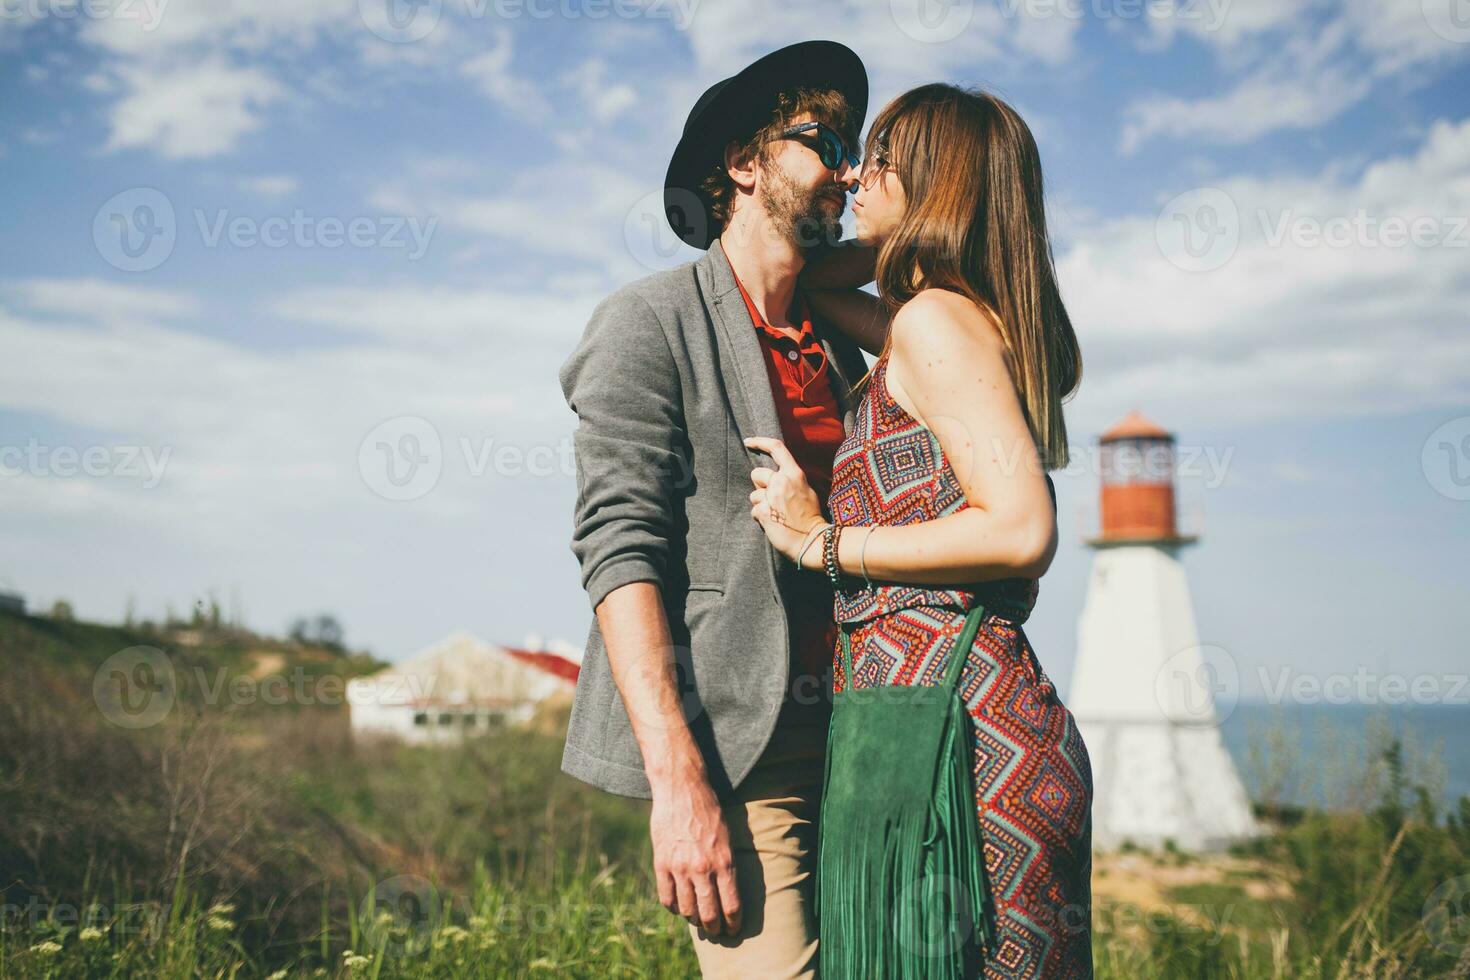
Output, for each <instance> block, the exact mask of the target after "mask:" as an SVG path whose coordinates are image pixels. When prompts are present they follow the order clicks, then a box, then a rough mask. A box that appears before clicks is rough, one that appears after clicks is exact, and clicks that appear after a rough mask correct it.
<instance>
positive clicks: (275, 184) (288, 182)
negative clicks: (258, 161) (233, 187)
mask: <svg viewBox="0 0 1470 980" xmlns="http://www.w3.org/2000/svg"><path fill="white" fill-rule="evenodd" d="M237 183H238V185H239V187H240V189H241V190H246V191H249V192H250V193H252V194H259V195H260V196H261V197H285V196H286V195H287V194H294V193H296V191H298V190H300V189H301V181H300V180H298V179H297V178H295V177H292V176H289V175H287V174H260V175H258V176H255V177H242V178H240V180H239V181H238V182H237Z"/></svg>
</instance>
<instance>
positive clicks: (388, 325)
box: [273, 287, 600, 350]
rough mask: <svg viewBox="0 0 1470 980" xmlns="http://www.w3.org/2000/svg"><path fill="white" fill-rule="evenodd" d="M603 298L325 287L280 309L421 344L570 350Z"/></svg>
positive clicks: (294, 316)
mask: <svg viewBox="0 0 1470 980" xmlns="http://www.w3.org/2000/svg"><path fill="white" fill-rule="evenodd" d="M599 298H600V297H599V296H598V295H597V294H596V293H594V292H592V291H591V290H587V291H584V292H567V293H563V292H560V291H558V292H557V293H555V294H551V295H548V294H545V293H530V292H519V293H517V292H507V291H504V290H492V289H450V288H444V287H401V288H394V289H376V290H364V289H359V288H344V287H321V288H314V289H306V290H301V291H298V292H295V293H292V294H289V295H287V296H284V297H282V298H281V299H280V300H279V301H277V302H276V303H275V304H274V306H273V311H274V312H275V313H276V314H277V315H278V316H280V317H282V318H284V319H287V320H297V321H302V322H309V323H316V324H321V325H323V326H328V327H331V328H333V329H336V330H340V331H343V332H344V333H345V334H356V335H360V336H362V337H368V338H376V339H378V340H382V341H384V342H387V343H391V344H395V345H404V346H409V347H415V348H419V349H423V348H427V347H435V348H440V349H443V348H446V347H448V348H453V349H456V350H463V349H471V348H474V347H484V346H486V345H488V344H491V343H505V342H512V343H515V344H519V345H522V346H526V345H530V346H539V347H544V348H545V349H548V350H568V349H570V347H571V345H572V344H574V343H575V342H576V334H575V333H574V332H572V331H573V328H574V327H578V326H580V324H582V323H585V322H586V319H587V316H588V315H589V314H590V313H591V312H592V308H593V306H595V305H596V303H597V300H598V299H599Z"/></svg>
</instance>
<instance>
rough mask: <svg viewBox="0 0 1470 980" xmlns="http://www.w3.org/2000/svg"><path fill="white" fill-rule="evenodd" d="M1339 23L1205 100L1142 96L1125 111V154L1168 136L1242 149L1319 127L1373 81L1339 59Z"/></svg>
mask: <svg viewBox="0 0 1470 980" xmlns="http://www.w3.org/2000/svg"><path fill="white" fill-rule="evenodd" d="M1347 34H1348V31H1347V27H1346V25H1344V24H1341V23H1338V24H1336V25H1333V26H1332V27H1331V28H1329V29H1328V30H1326V31H1324V32H1323V33H1322V34H1321V35H1319V36H1317V37H1315V38H1294V39H1292V40H1291V41H1290V42H1289V43H1288V44H1287V45H1286V46H1285V48H1284V49H1283V50H1282V51H1281V52H1279V54H1278V55H1276V56H1275V57H1274V58H1273V59H1272V60H1271V62H1270V63H1269V64H1267V65H1265V66H1263V67H1261V68H1260V69H1258V70H1257V71H1255V72H1254V73H1253V74H1251V75H1250V76H1248V77H1247V78H1245V79H1244V80H1243V81H1241V82H1240V83H1239V84H1238V85H1236V86H1235V87H1234V88H1232V89H1230V90H1229V91H1226V92H1225V93H1223V94H1221V95H1214V96H1208V97H1204V98H1195V99H1190V98H1180V97H1177V96H1147V97H1144V98H1142V99H1140V100H1138V101H1136V102H1134V103H1133V104H1132V105H1131V106H1129V107H1128V112H1127V118H1128V122H1127V123H1126V124H1125V126H1124V128H1123V136H1122V146H1121V148H1122V151H1123V152H1124V153H1133V152H1134V151H1136V150H1137V149H1138V147H1139V146H1140V145H1141V144H1142V143H1144V142H1145V141H1146V140H1148V139H1150V138H1152V137H1154V136H1156V135H1158V134H1161V133H1167V134H1168V135H1170V136H1174V137H1176V138H1179V139H1190V140H1199V141H1201V142H1205V143H1216V144H1242V143H1249V142H1252V141H1253V140H1256V139H1258V138H1260V137H1261V136H1263V135H1265V134H1267V133H1270V132H1274V131H1276V130H1279V129H1298V128H1307V127H1312V126H1318V125H1321V124H1322V122H1323V121H1324V120H1326V119H1331V118H1334V117H1335V116H1337V115H1338V113H1340V112H1342V111H1343V110H1344V109H1346V108H1348V107H1349V106H1351V105H1353V104H1355V103H1357V102H1358V101H1359V100H1361V99H1362V98H1363V97H1364V96H1366V95H1367V94H1368V92H1369V91H1371V89H1372V86H1373V83H1372V79H1370V78H1368V77H1366V76H1364V75H1361V74H1353V73H1351V72H1349V71H1348V70H1347V69H1346V68H1345V66H1343V65H1341V64H1340V63H1338V61H1337V60H1336V58H1337V55H1338V54H1339V52H1340V50H1341V48H1342V46H1343V45H1344V44H1345V43H1346V40H1347Z"/></svg>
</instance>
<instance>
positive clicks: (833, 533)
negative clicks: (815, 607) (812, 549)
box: [822, 521, 842, 590]
mask: <svg viewBox="0 0 1470 980" xmlns="http://www.w3.org/2000/svg"><path fill="white" fill-rule="evenodd" d="M841 537H842V525H841V524H838V523H837V522H835V521H834V522H833V523H832V526H831V527H829V528H828V529H827V540H826V542H825V544H824V546H823V548H822V564H823V565H825V566H826V568H827V578H829V579H831V580H832V588H834V589H837V590H841V588H842V569H841V568H839V567H838V565H837V541H838V539H839V538H841Z"/></svg>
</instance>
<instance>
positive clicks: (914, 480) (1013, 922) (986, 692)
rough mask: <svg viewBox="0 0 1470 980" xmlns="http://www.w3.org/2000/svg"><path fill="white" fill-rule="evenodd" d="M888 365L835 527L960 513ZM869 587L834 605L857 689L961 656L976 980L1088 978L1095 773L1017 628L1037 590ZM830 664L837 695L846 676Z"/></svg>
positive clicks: (928, 438)
mask: <svg viewBox="0 0 1470 980" xmlns="http://www.w3.org/2000/svg"><path fill="white" fill-rule="evenodd" d="M886 367H887V358H886V355H885V357H883V358H879V360H878V363H877V364H876V365H875V366H874V369H873V373H872V377H871V378H870V382H869V385H868V388H867V390H866V391H865V392H864V393H863V397H862V400H861V402H860V404H859V406H858V412H857V424H856V426H855V427H854V429H853V431H852V433H850V434H849V436H848V438H847V439H846V440H845V441H844V442H843V444H842V447H841V448H839V450H838V452H837V459H836V461H835V462H834V465H833V479H832V489H831V493H830V495H829V496H828V504H829V507H830V509H831V513H832V516H833V519H834V520H836V521H838V522H840V523H842V524H875V525H896V524H905V523H910V522H915V521H924V520H934V519H936V518H938V517H941V516H943V515H944V514H946V513H953V512H954V511H956V510H958V509H960V508H962V507H964V506H966V503H965V500H964V494H963V491H962V490H961V489H960V487H959V482H958V480H957V479H956V478H955V476H954V473H953V470H952V469H951V468H950V466H949V463H948V461H947V460H946V459H945V458H944V454H943V451H942V450H941V449H940V447H939V441H938V439H936V438H935V437H934V436H933V434H932V433H930V432H929V430H928V429H927V428H924V427H923V426H922V425H920V424H919V423H917V422H916V421H915V420H914V419H913V418H912V417H911V416H909V415H908V413H907V412H905V411H904V410H903V407H902V406H901V405H899V404H898V403H897V402H896V401H894V400H893V399H892V397H891V396H890V395H889V394H888V391H887V386H886V385H885V383H884V377H885V374H886ZM1047 479H1048V481H1050V477H1048V478H1047ZM1053 501H1055V497H1053ZM857 584H858V585H861V580H860V579H859V580H857ZM874 584H875V588H873V589H871V590H869V589H863V588H849V589H845V590H839V591H838V592H837V594H836V597H835V601H834V607H835V611H836V613H837V619H838V621H839V622H845V623H848V624H850V626H851V629H852V632H851V633H850V634H849V638H850V640H851V644H852V658H853V659H852V662H853V677H852V683H853V686H854V687H856V688H864V687H874V686H878V685H886V684H909V685H913V684H923V685H933V684H938V683H940V681H941V679H942V678H943V676H944V671H945V669H946V667H947V665H948V664H949V662H950V658H951V657H954V656H964V658H965V662H964V664H963V665H962V666H961V671H960V680H959V692H960V695H961V697H962V698H963V699H964V701H965V706H966V709H967V711H968V712H969V714H970V717H971V719H973V722H974V723H973V724H972V725H971V726H970V729H971V746H972V749H973V752H972V761H973V770H972V771H973V772H974V775H975V780H974V782H975V811H976V816H977V819H978V820H979V821H980V825H981V830H982V834H983V836H984V842H985V847H984V852H985V866H986V870H987V872H988V874H989V875H990V882H991V887H992V890H993V892H994V894H995V896H996V926H997V940H998V942H997V947H996V949H995V950H994V951H993V952H992V954H991V955H990V957H989V958H988V959H987V960H986V963H985V973H984V975H985V977H987V978H991V980H1001V978H1006V980H1011V978H1023V977H1024V978H1039V977H1047V978H1051V977H1061V978H1073V977H1090V976H1092V948H1091V927H1090V920H1091V908H1092V882H1091V874H1092V817H1091V807H1092V765H1091V762H1090V760H1089V759H1088V756H1087V747H1086V746H1085V745H1084V744H1083V741H1082V737H1081V735H1080V734H1079V733H1078V731H1077V726H1076V723H1075V721H1074V719H1073V718H1072V714H1071V712H1070V711H1068V710H1067V709H1066V707H1065V706H1064V705H1063V704H1062V702H1061V700H1060V699H1059V698H1058V697H1057V693H1056V688H1055V687H1054V686H1053V685H1052V683H1051V681H1050V680H1049V679H1048V678H1047V676H1046V673H1045V672H1044V671H1043V670H1042V668H1041V664H1040V662H1039V661H1038V660H1037V659H1036V654H1035V652H1034V651H1033V650H1032V648H1031V643H1030V641H1029V639H1028V638H1027V636H1026V634H1025V631H1024V630H1023V629H1022V628H1021V624H1022V623H1024V622H1025V620H1026V618H1027V617H1028V616H1029V615H1030V613H1031V610H1032V608H1033V607H1034V606H1035V603H1036V597H1037V590H1038V583H1037V582H1036V580H1035V579H1006V580H1004V581H1002V582H987V583H981V584H978V585H975V586H973V587H971V586H966V587H963V588H957V589H943V588H934V587H928V586H919V587H915V586H909V585H903V584H896V583H879V582H875V583H874ZM976 601H979V602H983V603H984V605H985V616H984V618H983V619H982V620H981V623H980V628H979V629H978V630H977V631H976V634H975V639H974V642H972V643H971V644H970V649H969V650H966V651H958V650H956V643H955V641H956V639H957V638H958V635H959V633H960V631H961V629H962V628H963V626H964V618H965V612H966V611H967V610H968V609H969V608H970V607H971V606H972V605H973V604H974V603H975V602H976ZM833 654H834V655H833V689H834V690H836V691H841V690H843V689H844V688H845V687H846V686H847V678H846V677H844V676H843V671H842V667H841V663H840V658H839V657H838V655H837V651H835V650H834V652H833Z"/></svg>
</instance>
